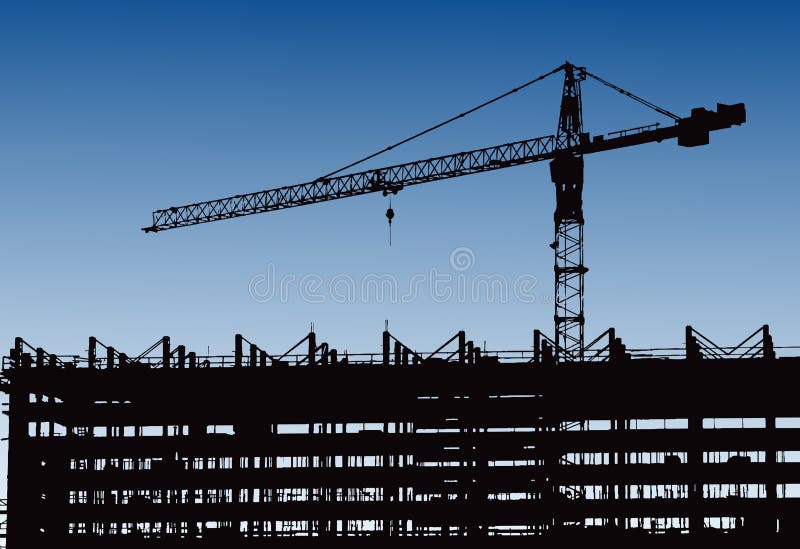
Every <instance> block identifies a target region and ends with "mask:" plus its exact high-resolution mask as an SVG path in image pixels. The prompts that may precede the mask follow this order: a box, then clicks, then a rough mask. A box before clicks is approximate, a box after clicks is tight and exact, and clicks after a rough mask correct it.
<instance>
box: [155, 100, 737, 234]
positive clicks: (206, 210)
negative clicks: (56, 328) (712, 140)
mask: <svg viewBox="0 0 800 549" xmlns="http://www.w3.org/2000/svg"><path fill="white" fill-rule="evenodd" d="M745 121H746V113H745V106H744V104H743V103H738V104H735V105H724V104H717V110H716V111H710V110H706V109H703V108H699V109H692V113H691V115H690V116H688V117H686V118H681V119H679V120H678V121H677V123H676V124H675V125H671V126H665V127H656V126H655V125H652V126H643V127H641V128H635V129H633V130H626V131H623V132H613V133H611V134H608V135H609V136H610V135H614V137H609V136H604V135H596V136H594V137H593V138H590V136H589V134H588V133H584V134H581V139H580V143H579V144H578V145H577V146H575V147H573V148H571V149H568V150H566V151H564V152H573V153H575V154H593V153H597V152H602V151H607V150H613V149H619V148H624V147H629V146H633V145H641V144H645V143H652V142H659V141H663V140H665V139H673V138H677V139H678V144H679V145H681V146H686V147H694V146H698V145H704V144H707V143H708V140H709V133H710V132H711V131H716V130H720V129H725V128H730V127H731V126H734V125H740V124H743V123H744V122H745ZM557 150H558V149H557V145H556V140H555V137H554V136H552V135H549V136H545V137H538V138H534V139H527V140H522V141H516V142H513V143H506V144H504V145H498V146H495V147H486V148H483V149H476V150H472V151H466V152H460V153H455V154H450V155H445V156H439V157H435V158H430V159H427V160H420V161H416V162H408V163H405V164H398V165H395V166H388V167H385V168H377V169H372V170H365V171H362V172H357V173H353V174H348V175H342V176H336V177H332V178H329V179H320V180H316V181H311V182H308V183H302V184H299V185H292V186H287V187H280V188H276V189H270V190H265V191H259V192H255V193H249V194H242V195H237V196H233V197H229V198H222V199H218V200H209V201H206V202H198V203H195V204H188V205H185V206H176V207H172V208H167V209H164V210H157V211H155V212H153V223H152V225H150V226H148V227H144V228H143V229H142V230H143V231H145V232H158V231H164V230H168V229H176V228H179V227H187V226H191V225H198V224H201V223H208V222H211V221H218V220H222V219H231V218H235V217H242V216H246V215H252V214H257V213H266V212H270V211H276V210H282V209H286V208H293V207H297V206H304V205H308V204H315V203H318V202H325V201H329V200H336V199H339V198H346V197H350V196H359V195H363V194H369V193H374V192H383V193H386V194H388V193H396V192H397V191H398V190H400V189H402V188H404V187H408V186H412V185H418V184H420V183H428V182H433V181H441V180H444V179H451V178H454V177H461V176H464V175H470V174H474V173H481V172H485V171H491V170H498V169H502V168H508V167H512V166H519V165H523V164H530V163H533V162H539V161H542V160H549V159H552V158H554V156H555V153H556V151H557Z"/></svg>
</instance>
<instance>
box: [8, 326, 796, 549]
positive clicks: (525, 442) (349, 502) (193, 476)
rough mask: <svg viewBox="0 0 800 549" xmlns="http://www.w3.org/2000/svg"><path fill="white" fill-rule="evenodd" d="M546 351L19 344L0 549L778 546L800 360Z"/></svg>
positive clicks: (712, 348) (545, 343)
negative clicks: (47, 347)
mask: <svg viewBox="0 0 800 549" xmlns="http://www.w3.org/2000/svg"><path fill="white" fill-rule="evenodd" d="M554 345H555V343H554V342H553V341H551V340H550V339H548V338H546V337H545V336H544V335H542V334H541V333H539V332H536V333H535V344H534V348H533V350H532V351H528V352H526V353H521V352H519V351H514V352H510V351H509V352H499V353H490V352H487V350H486V349H482V348H480V347H478V346H476V345H475V344H473V342H472V341H467V339H466V336H465V334H464V332H459V333H457V334H456V335H455V336H453V337H452V338H450V339H449V340H448V341H447V342H445V343H444V344H443V345H442V346H441V347H440V348H439V349H437V350H436V351H435V352H434V353H426V354H420V353H417V352H414V351H413V350H411V348H409V347H408V346H407V345H405V344H403V343H402V342H401V341H400V340H398V339H397V338H395V336H394V335H393V334H391V333H389V332H388V331H386V332H384V333H383V349H382V353H380V354H372V355H349V356H348V355H347V354H346V353H345V354H344V355H342V354H340V353H338V352H337V351H336V350H335V349H333V348H331V347H330V346H329V345H328V344H327V343H318V341H317V338H316V334H315V333H314V332H311V333H309V334H308V335H307V336H306V337H305V338H303V339H302V340H301V341H300V342H298V344H297V345H295V346H294V347H293V348H292V349H290V350H289V351H288V352H287V353H284V354H281V355H279V356H276V355H272V354H269V353H268V352H266V351H265V350H263V349H261V348H260V347H258V346H257V345H255V344H253V343H251V342H250V341H248V340H247V339H245V338H244V337H242V336H240V335H237V336H236V339H235V352H234V354H233V356H215V357H198V356H197V355H196V354H195V353H192V352H187V351H186V349H185V348H184V347H183V346H179V347H177V348H172V347H171V345H170V340H169V338H167V337H165V338H163V339H161V340H159V341H158V342H156V344H155V345H153V346H152V347H150V349H148V350H147V351H145V353H142V354H140V355H138V356H136V358H131V357H129V356H127V355H125V354H123V353H120V352H118V351H117V350H115V349H114V348H112V347H106V346H104V345H103V344H102V343H100V342H99V341H97V340H96V339H94V338H91V339H90V340H89V352H88V354H87V356H83V357H77V356H69V357H64V356H55V355H51V354H48V353H46V352H45V351H44V350H42V349H33V348H31V347H30V346H28V344H27V343H26V342H25V341H23V340H22V339H19V338H18V339H17V340H16V342H15V346H14V348H13V349H12V350H11V353H10V357H9V358H8V359H6V360H4V364H3V366H4V368H3V375H2V380H3V389H4V390H5V391H7V392H8V393H9V395H10V415H9V423H10V453H9V484H8V490H9V502H10V505H9V508H8V512H9V515H8V540H9V547H11V548H12V549H16V548H20V547H86V548H92V547H98V548H99V547H104V548H105V547H149V546H151V545H153V546H157V547H183V546H187V545H189V546H192V545H197V546H203V547H217V546H222V544H223V543H224V546H225V547H244V546H248V547H249V546H251V545H259V544H262V545H274V544H276V543H280V542H286V543H288V544H289V545H290V546H298V545H299V546H303V545H308V544H311V545H322V546H333V545H347V546H352V545H358V544H359V543H361V545H364V544H366V543H370V544H374V543H375V541H376V540H375V537H376V536H377V537H391V538H393V539H394V538H411V537H413V538H414V542H413V543H414V544H415V545H417V544H422V545H423V546H425V545H434V546H437V547H438V546H442V545H448V544H451V543H459V544H463V543H464V542H466V541H468V540H467V539H465V538H464V536H466V537H467V538H468V539H476V538H477V539H478V541H479V542H480V543H481V544H482V545H485V544H489V545H490V546H493V545H497V544H500V545H507V544H512V545H514V544H518V543H522V542H524V543H541V544H546V546H556V545H557V546H564V545H563V544H564V543H567V544H569V543H573V542H579V541H591V542H593V543H598V542H600V543H604V542H613V543H615V544H617V545H625V544H630V545H631V546H632V545H633V544H634V543H636V544H640V543H642V542H643V541H646V543H647V544H648V546H649V544H653V543H657V542H659V541H660V542H664V543H665V544H666V541H665V540H671V539H672V536H652V535H650V536H649V537H647V538H646V539H644V540H643V539H642V538H643V537H644V536H648V535H649V534H657V533H660V534H664V533H670V532H674V533H684V534H687V535H689V536H692V537H710V536H715V535H722V534H732V535H734V537H735V538H736V539H738V538H739V537H740V536H744V537H749V536H750V535H753V536H758V537H759V539H762V540H769V539H773V538H776V539H777V538H779V537H787V539H794V537H793V536H795V535H796V533H797V531H796V524H797V520H796V519H797V513H798V507H797V500H796V499H792V498H791V497H789V498H787V497H784V496H785V495H786V494H787V491H786V485H787V484H791V483H793V482H796V479H797V476H796V475H797V473H798V471H800V463H797V462H786V456H787V454H786V452H791V451H796V450H797V448H798V440H800V437H798V428H797V426H795V427H791V428H787V426H786V425H777V424H776V418H777V417H781V418H785V417H794V418H797V417H800V405H799V404H798V401H797V399H796V395H795V391H796V386H795V380H796V379H797V372H798V369H800V359H798V358H776V357H775V350H774V346H773V343H772V338H771V337H770V334H769V329H768V327H767V326H764V327H763V328H761V329H759V330H758V331H756V332H755V333H753V334H752V335H751V336H750V337H748V338H747V339H746V340H745V341H743V342H742V343H741V344H739V345H737V346H736V347H733V348H721V347H718V346H716V345H714V344H713V343H712V342H711V341H710V340H709V339H707V338H706V337H704V336H703V335H702V334H699V333H698V332H697V331H695V330H693V329H692V328H687V331H686V345H685V351H679V352H676V351H674V350H656V349H649V350H647V354H648V356H647V357H646V358H637V356H636V355H638V354H641V352H640V351H631V350H628V349H627V348H626V347H625V345H623V344H622V342H621V340H620V338H618V337H616V334H615V333H614V330H613V329H612V330H608V331H607V332H606V333H604V334H602V335H601V336H600V337H598V338H597V339H596V340H595V342H594V343H593V344H592V345H590V346H588V347H587V348H586V349H585V353H586V356H587V360H586V362H584V363H582V364H571V365H570V364H558V363H556V361H555V356H554ZM98 351H101V352H98ZM102 351H104V352H102ZM153 353H156V354H155V356H153ZM293 353H296V354H293ZM662 355H665V356H667V357H668V358H670V360H665V359H664V357H663V356H662ZM679 355H680V356H679ZM716 417H745V418H761V421H760V423H759V424H758V425H755V426H754V425H751V424H749V423H748V424H746V425H745V424H744V423H743V424H742V425H741V426H740V425H739V424H738V423H737V425H735V426H734V427H736V428H732V427H731V426H730V425H727V426H726V427H727V428H722V429H716V428H714V427H715V425H713V424H712V423H710V422H711V421H712V420H710V419H708V418H716ZM675 420H677V424H675V423H676V421H675ZM668 421H670V423H669V424H668V423H667V422H668ZM748 421H751V420H748ZM653 423H656V424H657V425H655V426H654V425H653ZM654 427H655V428H654ZM777 427H781V428H777ZM789 455H791V454H789ZM534 535H535V536H542V537H541V538H539V539H540V540H541V541H532V540H530V538H528V537H527V536H534ZM459 539H460V540H462V541H461V542H459V541H458V540H459ZM526 539H527V540H528V541H525V540H526ZM726 539H730V538H726ZM370 540H371V541H370ZM409 541H410V539H409ZM370 546H372V545H370ZM567 546H569V545H567Z"/></svg>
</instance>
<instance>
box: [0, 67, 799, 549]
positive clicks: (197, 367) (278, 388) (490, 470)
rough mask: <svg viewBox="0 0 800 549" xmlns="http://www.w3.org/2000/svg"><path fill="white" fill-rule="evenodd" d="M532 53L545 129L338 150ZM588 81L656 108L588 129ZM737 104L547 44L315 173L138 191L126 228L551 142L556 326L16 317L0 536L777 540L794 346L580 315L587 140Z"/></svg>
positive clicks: (692, 124)
mask: <svg viewBox="0 0 800 549" xmlns="http://www.w3.org/2000/svg"><path fill="white" fill-rule="evenodd" d="M554 74H562V75H563V78H564V83H563V88H562V94H561V104H560V110H559V113H558V130H557V132H556V133H555V134H553V135H548V136H544V137H538V138H534V139H529V140H523V141H515V142H512V143H506V144H503V145H499V146H492V147H485V148H481V149H476V150H472V151H466V152H459V153H455V154H449V155H445V156H438V157H433V158H429V159H426V160H419V161H415V162H409V163H405V164H398V165H393V166H389V167H385V168H377V169H368V170H364V171H361V172H355V173H347V174H344V175H342V174H341V173H340V172H344V171H346V170H348V169H349V168H352V167H354V166H356V165H358V164H360V163H362V162H364V161H367V160H370V159H372V158H374V157H376V156H378V155H379V154H382V153H383V152H386V151H389V150H392V149H394V148H395V147H397V146H399V145H402V144H404V143H406V142H408V141H411V140H413V139H416V138H418V137H421V136H423V135H425V134H427V133H429V132H431V131H434V130H436V129H437V128H439V127H442V126H444V125H446V124H449V123H451V122H454V121H456V120H458V119H461V118H463V117H465V116H467V115H469V114H471V113H472V112H475V111H477V110H479V109H482V108H484V107H486V106H488V105H490V104H492V103H494V102H496V101H499V100H501V99H503V98H505V97H507V96H509V95H511V94H513V93H516V92H518V91H520V90H522V89H524V88H526V87H528V86H531V85H533V84H535V83H536V82H539V81H541V80H544V79H545V78H548V77H550V76H552V75H554ZM588 79H591V80H593V81H596V82H599V83H600V84H601V85H603V86H606V87H608V88H611V89H613V90H614V91H616V92H618V93H620V94H622V95H624V96H626V97H628V98H630V99H632V100H634V101H636V102H638V103H639V104H641V105H644V106H646V107H649V108H650V109H652V110H654V111H655V112H657V113H659V114H660V115H662V116H665V117H667V118H670V119H671V121H672V123H671V124H666V125H663V126H662V125H661V124H660V123H655V124H649V125H645V126H639V127H635V128H629V129H624V130H619V131H613V132H609V133H606V134H599V135H590V134H589V133H588V132H586V131H584V127H583V112H582V99H581V84H582V83H583V82H584V81H586V80H588ZM745 121H746V115H745V106H744V104H742V103H738V104H734V105H726V104H717V106H716V109H715V110H708V109H705V108H696V109H693V110H692V111H691V113H690V115H688V116H683V117H682V116H678V115H675V114H674V113H672V112H670V111H668V110H666V109H663V108H661V107H658V106H656V105H654V104H653V103H651V102H649V101H647V100H645V99H643V98H641V97H639V96H637V95H635V94H633V93H632V92H629V91H627V90H625V89H622V88H621V87H619V86H617V85H615V84H612V83H611V82H608V81H607V80H604V79H603V78H601V77H599V76H597V75H595V74H593V73H591V72H589V71H587V70H586V68H585V67H579V66H575V65H573V64H571V63H569V62H567V63H565V64H563V65H561V66H559V67H557V68H555V69H553V70H552V71H550V72H548V73H545V74H543V75H541V76H539V77H537V78H535V79H533V80H531V81H529V82H527V83H525V84H523V85H521V86H518V87H517V88H514V89H512V90H510V91H508V92H506V93H504V94H501V95H499V96H497V97H495V98H493V99H491V100H489V101H486V102H484V103H482V104H481V105H478V106H477V107H475V108H473V109H470V110H468V111H465V112H463V113H461V114H459V115H457V116H455V117H452V118H450V119H448V120H445V121H444V122H442V123H440V124H437V125H435V126H433V127H431V128H428V129H426V130H424V131H422V132H419V133H417V134H415V135H413V136H411V137H409V138H408V139H405V140H402V141H400V142H398V143H395V144H393V145H390V146H389V147H386V148H385V149H382V150H380V151H378V152H376V153H374V154H372V155H369V156H366V157H364V158H362V159H361V160H359V161H357V162H353V163H351V164H348V165H346V166H344V167H343V168H341V169H339V170H336V171H334V172H331V173H328V174H326V175H324V176H322V177H320V178H317V179H315V180H313V181H310V182H307V183H302V184H299V185H291V186H285V187H279V188H275V189H271V190H267V191H260V192H256V193H250V194H241V195H236V196H233V197H230V198H223V199H218V200H211V201H207V202H200V203H194V204H188V205H185V206H178V207H169V208H166V209H162V210H156V211H155V212H153V217H152V223H151V224H149V225H147V226H146V227H144V229H143V230H144V231H145V232H146V233H158V232H161V231H165V230H171V229H177V228H181V227H188V226H192V225H198V224H202V223H209V222H216V221H221V220H225V219H232V218H237V217H242V216H247V215H252V214H259V213H268V212H272V211H278V210H283V209H287V208H293V207H298V206H306V205H312V204H316V203H320V202H325V201H330V200H338V199H341V198H347V197H354V196H360V195H365V194H371V193H380V194H382V195H383V196H391V195H395V194H397V193H398V192H399V191H401V190H403V189H405V188H406V187H410V186H414V185H418V184H421V183H429V182H435V181H442V180H445V179H451V178H457V177H461V176H466V175H470V174H476V173H481V172H486V171H491V170H498V169H504V168H510V167H515V166H521V165H525V164H530V163H534V162H540V161H548V162H549V165H550V177H551V180H552V182H553V183H554V184H555V197H556V204H555V212H554V222H555V224H554V233H553V237H554V238H553V242H552V243H551V244H550V247H551V248H552V249H553V251H554V273H555V278H554V300H553V301H554V315H553V319H554V326H553V331H552V334H553V335H552V336H548V335H546V332H544V331H539V330H535V331H534V332H533V334H532V340H531V342H529V343H527V342H526V343H525V344H524V345H523V346H521V348H520V349H518V350H493V349H487V348H486V345H485V344H484V345H479V344H476V343H475V341H478V340H477V339H474V340H473V339H470V338H469V337H468V336H467V334H465V333H464V332H463V331H459V332H457V333H456V334H455V335H454V336H453V337H451V338H449V339H447V340H446V341H444V342H443V344H442V345H441V346H440V347H439V348H437V349H435V350H432V351H429V352H420V351H418V350H416V348H415V347H414V344H413V341H411V340H413V335H412V336H410V339H409V340H406V339H405V338H404V339H403V340H402V341H401V339H399V338H398V336H396V335H395V334H393V333H391V332H390V331H389V329H388V326H387V328H386V330H385V331H384V332H383V334H382V344H381V345H380V351H379V352H375V353H371V354H370V353H367V354H355V353H348V352H340V351H338V350H337V347H335V346H334V344H333V343H328V342H324V341H321V339H320V338H318V335H317V334H316V333H315V331H314V329H313V327H312V329H311V331H310V332H309V333H308V335H306V336H305V337H304V338H302V339H301V340H300V341H299V342H298V343H297V344H296V345H294V346H292V347H291V348H290V349H288V350H287V351H285V352H283V353H278V352H275V350H274V349H272V348H271V347H270V343H269V342H265V341H261V339H260V338H257V337H253V338H252V339H253V340H252V341H251V340H250V339H247V338H245V337H244V336H242V335H238V334H237V335H235V336H234V340H233V349H234V351H233V353H232V354H230V355H224V356H205V355H202V354H200V353H196V352H194V351H193V350H191V349H188V348H187V347H185V346H183V345H174V344H173V342H171V340H170V338H169V337H162V338H161V339H159V340H158V341H156V342H155V343H154V344H153V345H152V346H151V347H149V348H148V349H145V350H144V351H143V352H140V353H128V352H125V350H123V349H119V348H116V347H114V346H113V344H111V343H110V342H101V341H99V340H98V339H96V338H94V337H92V338H89V341H88V347H87V349H86V350H81V351H80V352H79V353H78V354H70V355H64V354H60V353H55V352H53V353H51V352H49V351H48V350H45V348H43V347H39V346H37V344H36V343H29V342H27V341H26V340H24V339H23V338H17V339H16V340H15V341H14V344H13V347H12V348H11V350H10V352H9V354H8V356H6V357H4V358H3V364H2V377H0V383H1V385H0V389H1V390H2V391H3V392H5V393H6V394H7V395H8V403H7V404H8V408H7V409H6V413H7V414H8V418H9V446H8V448H9V451H8V471H9V472H8V511H7V512H8V520H7V532H6V536H7V543H8V545H7V546H8V547H10V548H11V549H20V548H23V547H85V548H92V547H98V548H99V547H111V546H113V547H149V546H156V547H173V546H174V547H178V546H180V547H184V546H198V547H218V546H222V544H224V545H225V546H226V547H244V546H252V545H259V544H263V545H268V544H269V545H274V544H283V545H286V546H307V545H315V546H334V545H342V546H345V545H346V546H356V545H359V544H361V545H367V544H372V543H375V542H376V540H377V539H386V538H392V539H393V540H394V539H395V538H403V539H405V540H406V542H407V543H414V544H417V545H422V546H437V547H438V546H449V545H459V546H461V545H463V544H464V543H466V542H468V541H469V539H472V540H475V539H478V540H479V541H480V543H482V544H485V545H488V546H493V545H495V544H497V545H514V544H523V543H531V541H532V540H531V538H533V537H535V538H536V540H535V543H537V544H541V545H542V546H545V547H555V546H563V544H564V543H565V542H566V543H569V542H573V541H574V542H581V541H591V542H592V543H597V542H603V541H604V540H607V541H608V542H611V543H615V544H616V545H621V546H624V545H626V544H629V545H631V546H633V545H634V544H635V545H640V544H641V543H643V542H644V543H647V544H652V545H656V544H664V546H666V545H672V544H674V543H675V540H676V536H679V537H680V536H686V537H689V538H693V539H696V538H698V537H701V538H712V539H713V538H715V537H720V539H725V540H731V539H745V538H747V539H758V540H773V539H774V540H780V539H785V540H795V539H797V536H798V534H799V533H800V526H798V524H800V499H797V498H798V497H800V402H799V401H798V400H797V398H796V395H795V392H796V382H795V380H796V379H798V375H799V374H800V357H793V356H787V355H788V354H791V351H790V349H793V348H792V347H789V346H787V345H784V346H783V347H781V346H776V345H775V343H774V342H773V340H772V336H771V335H770V330H769V327H768V326H767V325H763V326H761V327H760V328H758V329H757V330H755V331H754V332H753V333H751V334H750V335H748V336H747V337H745V338H744V339H743V340H742V341H741V342H739V343H738V344H732V345H728V344H726V345H721V344H718V343H716V342H715V341H713V340H712V339H711V338H709V337H707V336H706V335H703V334H702V333H700V332H699V331H697V330H696V329H694V328H692V327H691V326H686V327H685V333H684V335H683V345H681V346H678V347H668V348H658V347H653V348H649V349H630V348H628V347H627V346H626V344H625V341H624V336H623V335H620V334H617V333H616V332H615V330H614V329H613V328H611V329H608V330H606V331H605V332H603V333H602V334H600V335H599V336H597V337H595V338H594V339H592V340H590V341H588V340H587V339H588V338H586V337H585V334H584V327H585V315H584V277H585V275H586V273H587V271H588V268H587V267H586V266H585V265H584V248H583V230H584V213H583V198H582V191H583V183H584V163H583V157H584V155H589V154H595V153H600V152H604V151H610V150H614V149H620V148H627V147H632V146H639V145H644V144H648V143H660V142H662V141H667V142H670V141H673V140H674V141H677V144H678V145H679V146H682V147H697V146H702V145H706V144H708V143H709V139H710V137H709V136H710V134H711V133H712V132H715V131H718V130H724V129H727V128H732V127H734V126H740V125H742V124H744V123H745ZM386 217H387V221H388V223H389V225H390V227H391V223H392V219H393V217H394V211H393V210H392V209H391V206H390V208H389V209H388V210H387V212H386ZM676 328H677V329H678V330H680V327H676ZM450 333H452V332H450ZM409 341H411V343H409ZM377 347H378V346H377V345H376V348H377ZM339 348H340V349H341V348H343V347H339ZM412 539H413V542H412ZM681 539H683V538H681Z"/></svg>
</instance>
